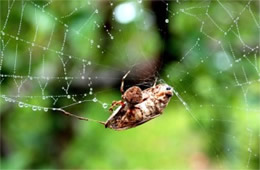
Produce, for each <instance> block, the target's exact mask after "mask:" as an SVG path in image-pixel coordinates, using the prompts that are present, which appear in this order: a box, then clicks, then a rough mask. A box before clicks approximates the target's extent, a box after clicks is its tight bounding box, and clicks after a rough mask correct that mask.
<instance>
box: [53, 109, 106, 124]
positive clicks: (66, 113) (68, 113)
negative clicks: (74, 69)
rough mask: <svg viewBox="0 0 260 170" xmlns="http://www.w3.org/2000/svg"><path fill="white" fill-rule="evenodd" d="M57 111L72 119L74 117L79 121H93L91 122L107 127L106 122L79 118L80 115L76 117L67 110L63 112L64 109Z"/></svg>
mask: <svg viewBox="0 0 260 170" xmlns="http://www.w3.org/2000/svg"><path fill="white" fill-rule="evenodd" d="M56 111H59V112H61V113H63V114H65V115H67V116H70V117H74V118H76V119H79V120H85V121H91V122H96V123H100V124H102V125H105V124H106V123H105V122H102V121H99V120H95V119H90V118H87V117H82V116H78V115H74V114H72V113H70V112H68V111H66V110H63V109H62V108H57V109H56Z"/></svg>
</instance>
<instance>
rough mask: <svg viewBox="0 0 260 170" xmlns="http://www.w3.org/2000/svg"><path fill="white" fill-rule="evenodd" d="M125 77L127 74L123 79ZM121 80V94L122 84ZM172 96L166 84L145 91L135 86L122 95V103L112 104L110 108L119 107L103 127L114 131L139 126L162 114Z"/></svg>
mask: <svg viewBox="0 0 260 170" xmlns="http://www.w3.org/2000/svg"><path fill="white" fill-rule="evenodd" d="M126 76H127V74H126V75H125V76H124V77H123V80H124V78H125V77H126ZM123 80H122V86H121V92H122V93H123V85H124V82H123ZM172 95H173V91H172V88H171V87H170V86H169V85H167V84H158V85H154V86H153V87H151V88H148V89H146V90H143V91H142V90H141V89H140V88H139V87H137V86H133V87H131V88H129V89H128V90H127V91H126V92H124V93H123V95H122V99H123V100H122V101H117V102H113V103H112V107H111V108H110V110H112V108H113V107H114V106H115V105H117V104H120V106H119V107H118V108H117V109H116V110H115V111H114V112H113V113H112V115H111V116H110V117H109V118H108V120H107V121H106V122H105V127H108V128H111V129H115V130H125V129H129V128H133V127H136V126H138V125H141V124H143V123H145V122H147V121H149V120H151V119H153V118H156V117H157V116H160V115H161V114H162V113H163V109H164V108H165V107H166V106H167V104H168V103H169V101H170V99H171V97H172Z"/></svg>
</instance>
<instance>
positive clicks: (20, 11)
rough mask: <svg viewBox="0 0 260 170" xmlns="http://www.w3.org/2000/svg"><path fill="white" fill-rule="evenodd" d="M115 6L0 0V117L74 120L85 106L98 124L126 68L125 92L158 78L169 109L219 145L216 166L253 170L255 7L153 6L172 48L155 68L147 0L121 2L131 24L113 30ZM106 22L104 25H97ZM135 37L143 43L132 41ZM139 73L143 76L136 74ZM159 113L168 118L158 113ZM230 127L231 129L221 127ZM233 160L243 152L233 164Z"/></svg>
mask: <svg viewBox="0 0 260 170" xmlns="http://www.w3.org/2000/svg"><path fill="white" fill-rule="evenodd" d="M65 2H66V3H65ZM120 3H124V2H121V1H64V4H63V3H61V2H60V1H17V0H8V1H1V24H0V25H1V28H0V31H1V37H0V41H1V46H0V47H1V48H0V53H1V54H0V78H1V79H0V90H1V91H0V92H1V93H0V98H1V115H2V114H4V113H7V114H9V113H8V112H9V111H8V109H10V107H11V106H12V107H18V108H19V109H20V110H22V111H24V110H26V111H28V110H32V111H37V112H47V113H53V111H55V112H61V111H62V110H67V111H72V112H74V113H76V114H79V112H82V111H83V110H84V109H86V110H87V107H88V106H89V104H91V105H95V106H96V107H97V110H98V111H97V112H98V113H93V112H92V113H89V112H88V111H84V112H85V113H84V114H83V115H84V116H86V117H89V116H90V117H92V118H96V119H99V120H105V119H106V117H107V114H106V112H108V111H107V110H108V106H109V105H110V103H111V102H112V100H116V99H115V98H113V99H112V98H105V97H103V96H107V95H109V94H110V92H111V91H118V98H117V99H119V98H120V94H119V88H118V89H117V88H115V87H119V84H120V81H121V77H122V76H123V75H124V74H125V73H126V72H127V71H128V70H131V71H132V72H131V73H132V75H130V78H129V80H128V83H126V88H127V87H129V86H130V84H131V83H132V84H137V85H140V86H143V87H150V86H151V85H152V84H153V81H154V80H155V79H156V77H159V79H160V80H159V82H166V83H168V84H170V85H172V86H173V87H174V94H175V96H174V98H173V99H172V102H171V103H170V105H169V108H176V110H180V112H184V113H187V117H188V118H191V121H192V122H193V123H194V124H195V125H194V126H196V125H197V126H198V127H199V128H198V131H201V132H202V133H203V134H204V135H206V136H209V135H210V134H211V133H214V134H216V135H217V136H218V137H217V138H225V139H226V140H227V142H226V143H224V144H223V145H216V143H215V141H211V140H213V139H209V140H210V141H211V142H210V143H211V145H214V146H212V148H213V151H212V153H214V157H215V158H216V160H217V161H219V163H216V164H217V167H218V168H219V167H222V168H228V167H232V168H238V167H233V166H232V165H231V164H228V163H223V162H222V161H221V160H222V159H224V160H235V161H237V160H238V161H240V163H238V166H240V168H241V167H242V168H248V169H250V168H257V167H258V168H259V148H260V147H259V136H260V134H259V120H260V114H259V113H260V105H259V104H260V102H259V100H260V91H259V83H260V67H259V63H260V60H259V48H260V47H259V44H260V38H259V37H260V16H259V5H260V4H259V2H258V1H252V0H244V1H220V0H216V1H179V0H176V1H158V3H162V4H164V7H165V8H163V9H161V10H162V11H164V12H165V13H166V16H167V18H163V21H164V25H165V27H167V28H168V29H169V32H170V33H172V34H176V35H178V36H175V38H176V40H172V39H170V40H168V41H169V43H170V42H172V44H174V45H176V46H177V47H181V49H176V47H171V48H172V49H173V50H177V51H178V53H179V54H178V57H177V58H175V59H170V60H171V61H172V62H171V64H169V65H164V64H165V63H164V61H163V63H162V65H163V66H162V67H161V70H159V69H157V70H155V69H154V68H159V66H155V65H154V64H153V62H150V61H155V60H156V57H147V56H156V55H159V54H158V51H160V50H161V49H163V48H165V47H160V46H158V45H156V44H157V43H158V42H160V41H164V40H160V38H159V37H158V34H157V32H159V33H161V34H162V35H164V33H165V30H164V29H157V28H155V26H154V25H155V20H154V18H155V16H153V15H154V14H153V13H152V12H151V11H149V10H148V8H149V3H150V2H149V1H140V0H139V1H131V3H132V4H134V6H135V8H136V13H137V14H136V16H137V18H138V19H137V21H136V23H135V27H131V26H129V27H128V26H125V25H123V24H122V25H120V24H115V23H116V22H117V21H116V14H115V11H114V9H115V7H117V6H118V5H119V4H120ZM57 8H59V9H58V10H57ZM106 17H107V18H108V19H107V20H109V21H111V23H113V24H114V25H110V24H109V23H106V20H104V18H106ZM241 23H243V24H241ZM131 29H137V30H138V31H140V32H141V33H138V31H137V32H135V33H132V32H131ZM140 34H144V35H143V38H147V40H148V41H149V42H151V45H150V46H149V45H147V44H146V43H147V42H146V40H140V39H139V38H138V36H139V35H140ZM32 35H33V36H32ZM167 36H169V35H165V37H164V38H165V39H167ZM151 37H152V38H151ZM134 42H135V43H136V44H134ZM110 44H117V45H114V46H112V45H110ZM173 50H172V51H173ZM171 53H174V51H173V52H171ZM168 59H169V58H168ZM165 62H166V61H165ZM140 63H148V64H146V65H142V64H140ZM143 68H145V69H143ZM140 70H141V71H140ZM140 72H142V73H143V74H144V75H145V76H142V75H137V74H139V73H140ZM135 73H136V74H135ZM77 110H80V111H77ZM169 110H170V109H169ZM21 114H22V113H21ZM13 116H15V115H13ZM35 116H37V114H36V115H34V117H35ZM168 116H169V117H168ZM165 117H168V119H171V121H174V114H171V113H168V114H167V110H166V114H165ZM234 124H241V125H240V127H239V129H232V128H231V129H232V130H228V129H229V128H227V127H230V126H231V127H232V126H233V125H234ZM216 126H217V127H216ZM236 127H237V126H236ZM230 143H235V144H236V145H232V144H230ZM239 147H241V148H240V149H238V148H239ZM241 154H243V155H244V154H246V155H247V156H244V157H243V158H240V155H241ZM221 156H222V157H223V158H220V157H221Z"/></svg>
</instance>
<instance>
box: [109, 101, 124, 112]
mask: <svg viewBox="0 0 260 170" xmlns="http://www.w3.org/2000/svg"><path fill="white" fill-rule="evenodd" d="M123 104H124V102H123V101H122V100H119V101H113V102H112V104H111V107H110V108H109V111H111V112H112V111H113V109H114V107H116V106H117V105H123Z"/></svg>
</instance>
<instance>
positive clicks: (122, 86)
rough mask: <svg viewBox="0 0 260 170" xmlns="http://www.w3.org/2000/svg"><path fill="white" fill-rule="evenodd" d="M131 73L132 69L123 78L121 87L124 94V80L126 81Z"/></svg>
mask: <svg viewBox="0 0 260 170" xmlns="http://www.w3.org/2000/svg"><path fill="white" fill-rule="evenodd" d="M129 73H130V70H129V71H128V72H127V73H126V74H125V75H124V77H123V78H122V81H121V87H120V91H121V93H122V94H124V81H125V78H126V77H127V76H128V74H129Z"/></svg>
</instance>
